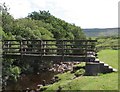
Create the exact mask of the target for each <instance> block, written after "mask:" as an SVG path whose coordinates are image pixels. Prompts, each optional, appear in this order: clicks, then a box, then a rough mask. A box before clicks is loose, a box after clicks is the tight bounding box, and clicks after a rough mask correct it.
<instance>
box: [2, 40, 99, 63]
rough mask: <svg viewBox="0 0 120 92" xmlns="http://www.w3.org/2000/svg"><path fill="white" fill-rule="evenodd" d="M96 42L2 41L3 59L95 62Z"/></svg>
mask: <svg viewBox="0 0 120 92" xmlns="http://www.w3.org/2000/svg"><path fill="white" fill-rule="evenodd" d="M96 42H97V41H96V40H3V41H2V49H3V58H11V59H19V58H23V59H29V60H30V59H32V60H41V61H44V60H47V61H81V62H90V61H91V62H92V61H94V60H95V56H94V54H95V49H96V48H95V43H96Z"/></svg>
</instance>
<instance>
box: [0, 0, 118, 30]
mask: <svg viewBox="0 0 120 92" xmlns="http://www.w3.org/2000/svg"><path fill="white" fill-rule="evenodd" d="M3 2H5V3H6V5H7V6H8V7H9V8H10V10H9V12H10V14H11V15H12V16H13V17H14V18H23V17H26V16H27V15H28V13H31V12H33V11H39V10H46V11H48V10H49V12H50V13H51V14H52V15H54V16H55V17H57V18H60V19H62V20H65V21H66V22H68V23H72V24H75V25H77V26H80V27H81V28H113V27H117V26H118V2H119V0H0V3H3Z"/></svg>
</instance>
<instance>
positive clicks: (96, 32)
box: [83, 28, 118, 37]
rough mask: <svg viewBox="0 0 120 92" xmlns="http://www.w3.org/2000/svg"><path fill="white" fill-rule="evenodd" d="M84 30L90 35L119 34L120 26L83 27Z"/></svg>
mask: <svg viewBox="0 0 120 92" xmlns="http://www.w3.org/2000/svg"><path fill="white" fill-rule="evenodd" d="M83 32H84V33H85V34H86V36H88V37H98V36H114V35H118V28H104V29H99V28H92V29H83Z"/></svg>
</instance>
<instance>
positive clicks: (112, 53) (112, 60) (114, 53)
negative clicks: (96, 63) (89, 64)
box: [98, 50, 118, 69]
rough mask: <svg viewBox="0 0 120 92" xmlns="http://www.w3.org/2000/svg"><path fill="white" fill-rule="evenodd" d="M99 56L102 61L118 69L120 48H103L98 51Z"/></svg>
mask: <svg viewBox="0 0 120 92" xmlns="http://www.w3.org/2000/svg"><path fill="white" fill-rule="evenodd" d="M98 57H99V59H100V60H101V61H103V62H105V63H107V64H109V65H110V66H112V67H113V68H116V69H118V50H102V51H100V52H99V53H98Z"/></svg>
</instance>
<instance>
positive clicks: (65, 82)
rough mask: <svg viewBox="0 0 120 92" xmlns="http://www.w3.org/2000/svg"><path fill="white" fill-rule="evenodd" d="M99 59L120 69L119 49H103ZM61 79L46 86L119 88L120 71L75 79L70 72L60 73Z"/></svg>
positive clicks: (79, 88)
mask: <svg viewBox="0 0 120 92" xmlns="http://www.w3.org/2000/svg"><path fill="white" fill-rule="evenodd" d="M99 59H100V60H101V61H103V62H105V63H107V64H109V65H111V66H112V67H113V68H116V69H118V50H103V51H100V52H99ZM58 76H59V78H60V79H61V80H60V81H59V82H57V83H54V84H53V85H49V86H45V88H47V90H46V91H48V90H57V89H58V86H61V87H62V90H118V72H113V73H107V74H99V76H80V77H77V78H75V79H73V78H74V74H71V73H70V72H67V73H63V74H58Z"/></svg>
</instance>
